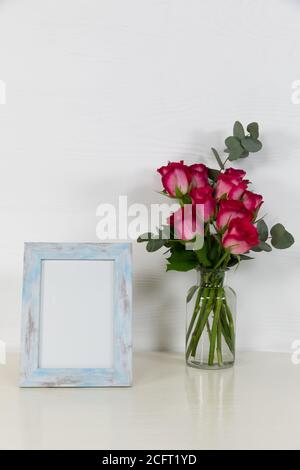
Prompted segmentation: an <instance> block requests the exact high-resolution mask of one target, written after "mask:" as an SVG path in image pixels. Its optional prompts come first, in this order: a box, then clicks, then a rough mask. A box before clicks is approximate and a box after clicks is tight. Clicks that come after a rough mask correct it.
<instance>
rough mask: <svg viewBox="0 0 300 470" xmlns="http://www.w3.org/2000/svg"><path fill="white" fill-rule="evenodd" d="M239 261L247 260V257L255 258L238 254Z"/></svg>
mask: <svg viewBox="0 0 300 470" xmlns="http://www.w3.org/2000/svg"><path fill="white" fill-rule="evenodd" d="M239 256H240V260H241V261H247V260H249V259H255V258H253V256H248V255H239Z"/></svg>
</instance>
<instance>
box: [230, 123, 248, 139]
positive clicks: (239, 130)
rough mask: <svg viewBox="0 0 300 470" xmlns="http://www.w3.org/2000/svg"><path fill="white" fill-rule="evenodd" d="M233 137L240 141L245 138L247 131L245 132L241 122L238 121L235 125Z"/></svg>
mask: <svg viewBox="0 0 300 470" xmlns="http://www.w3.org/2000/svg"><path fill="white" fill-rule="evenodd" d="M233 135H234V137H237V138H238V139H240V140H241V139H243V138H244V137H245V131H244V128H243V125H242V124H241V123H240V122H239V121H236V122H235V123H234V126H233Z"/></svg>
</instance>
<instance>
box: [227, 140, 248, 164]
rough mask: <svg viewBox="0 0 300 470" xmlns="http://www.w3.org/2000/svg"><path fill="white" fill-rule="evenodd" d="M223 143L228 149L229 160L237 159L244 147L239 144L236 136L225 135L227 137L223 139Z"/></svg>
mask: <svg viewBox="0 0 300 470" xmlns="http://www.w3.org/2000/svg"><path fill="white" fill-rule="evenodd" d="M225 144H226V147H227V148H228V150H229V157H228V158H229V160H230V161H232V160H237V159H238V158H240V156H241V155H242V153H243V152H244V149H243V147H242V146H241V144H240V141H239V139H237V138H236V137H233V136H230V137H227V139H225Z"/></svg>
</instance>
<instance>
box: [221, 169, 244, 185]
mask: <svg viewBox="0 0 300 470" xmlns="http://www.w3.org/2000/svg"><path fill="white" fill-rule="evenodd" d="M224 175H226V176H229V177H230V178H231V180H232V182H233V183H235V184H238V183H240V182H241V181H242V179H243V178H244V176H246V172H245V171H244V170H238V169H237V168H228V169H227V170H226V171H225V172H224Z"/></svg>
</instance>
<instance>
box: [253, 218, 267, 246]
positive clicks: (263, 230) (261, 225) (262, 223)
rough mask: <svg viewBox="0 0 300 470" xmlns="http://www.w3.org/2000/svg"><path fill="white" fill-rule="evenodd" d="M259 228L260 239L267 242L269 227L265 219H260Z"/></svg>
mask: <svg viewBox="0 0 300 470" xmlns="http://www.w3.org/2000/svg"><path fill="white" fill-rule="evenodd" d="M256 227H257V230H258V236H259V239H260V241H262V242H265V241H266V240H267V239H268V235H269V229H268V226H267V224H266V222H265V221H264V220H263V219H260V220H259V221H258V222H257V225H256Z"/></svg>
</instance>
